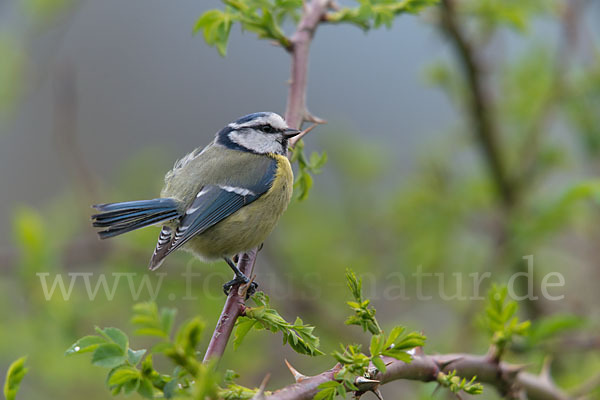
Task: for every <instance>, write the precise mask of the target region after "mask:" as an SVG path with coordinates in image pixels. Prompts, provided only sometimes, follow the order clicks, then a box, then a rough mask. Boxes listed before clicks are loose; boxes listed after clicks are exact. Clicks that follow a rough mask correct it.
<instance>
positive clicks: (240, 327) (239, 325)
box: [233, 317, 258, 350]
mask: <svg viewBox="0 0 600 400" xmlns="http://www.w3.org/2000/svg"><path fill="white" fill-rule="evenodd" d="M256 323H258V321H257V320H255V319H251V318H246V317H240V318H238V320H237V322H236V324H235V333H234V338H233V348H234V350H235V349H237V348H238V347H239V346H240V344H242V341H243V340H244V338H245V337H246V335H247V334H248V332H250V330H251V329H252V327H253V326H254V325H255V324H256Z"/></svg>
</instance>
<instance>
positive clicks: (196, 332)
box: [175, 317, 204, 355]
mask: <svg viewBox="0 0 600 400" xmlns="http://www.w3.org/2000/svg"><path fill="white" fill-rule="evenodd" d="M203 330H204V322H202V320H201V319H200V318H198V317H196V318H193V319H191V320H189V321H188V322H186V323H184V324H183V325H182V326H181V327H180V328H179V330H178V332H177V335H176V338H175V345H176V346H177V347H181V348H182V349H183V351H184V352H185V353H186V354H188V355H195V353H196V347H197V346H198V344H199V343H200V339H201V338H202V331H203Z"/></svg>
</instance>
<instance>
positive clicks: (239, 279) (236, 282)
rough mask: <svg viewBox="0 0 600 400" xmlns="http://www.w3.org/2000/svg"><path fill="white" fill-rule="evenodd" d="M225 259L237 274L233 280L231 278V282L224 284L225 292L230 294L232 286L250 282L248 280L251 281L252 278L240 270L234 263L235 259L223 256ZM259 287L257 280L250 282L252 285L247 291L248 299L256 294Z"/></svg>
mask: <svg viewBox="0 0 600 400" xmlns="http://www.w3.org/2000/svg"><path fill="white" fill-rule="evenodd" d="M223 259H224V260H225V262H226V263H227V265H229V268H231V269H232V270H233V273H234V274H235V277H234V278H233V279H232V280H230V281H229V282H227V283H225V284H224V285H223V292H225V295H227V296H229V292H230V291H231V288H232V287H234V286H235V285H240V284H243V283H248V282H250V279H248V277H247V276H246V275H244V274H243V273H242V271H240V270H239V268H238V267H237V266H236V265H235V264H234V262H233V261H231V259H230V258H229V257H223ZM257 287H258V284H257V283H256V282H252V283H250V287H249V288H248V291H247V292H246V299H248V298H249V297H251V296H252V295H253V294H254V292H255V291H256V288H257Z"/></svg>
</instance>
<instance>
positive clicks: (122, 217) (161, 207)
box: [92, 199, 179, 239]
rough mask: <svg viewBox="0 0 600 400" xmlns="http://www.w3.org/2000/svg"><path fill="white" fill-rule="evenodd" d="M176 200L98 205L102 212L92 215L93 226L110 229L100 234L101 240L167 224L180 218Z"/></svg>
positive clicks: (97, 207)
mask: <svg viewBox="0 0 600 400" xmlns="http://www.w3.org/2000/svg"><path fill="white" fill-rule="evenodd" d="M177 206H178V202H177V200H175V199H153V200H139V201H127V202H123V203H109V204H98V205H95V206H93V207H94V208H95V209H97V210H98V211H100V213H99V214H95V215H92V220H93V223H92V225H93V226H95V227H100V228H108V229H105V230H103V231H100V232H98V235H99V236H100V238H101V239H106V238H110V237H113V236H117V235H121V234H123V233H126V232H130V231H133V230H135V229H139V228H143V227H145V226H149V225H154V224H157V223H160V222H166V221H169V220H172V219H175V218H177V217H178V216H179V211H178V207H177Z"/></svg>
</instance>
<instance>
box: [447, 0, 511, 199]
mask: <svg viewBox="0 0 600 400" xmlns="http://www.w3.org/2000/svg"><path fill="white" fill-rule="evenodd" d="M441 4H442V15H441V18H442V27H443V28H444V29H445V31H446V33H447V34H448V36H449V37H450V40H451V41H452V43H453V45H454V47H455V49H456V52H457V55H458V58H459V61H460V63H461V64H462V67H463V70H464V71H465V78H466V79H467V83H468V85H469V89H470V90H469V92H470V93H471V96H470V97H471V98H470V102H469V107H470V114H471V116H472V119H473V125H474V129H475V134H476V138H477V140H478V142H479V144H480V146H481V150H482V152H483V154H484V156H485V160H486V162H487V163H488V167H489V170H490V173H491V175H492V177H493V180H494V182H495V184H496V187H497V190H498V193H499V195H500V198H501V199H502V203H503V205H504V206H506V207H507V208H510V207H512V205H513V204H514V202H515V200H516V187H515V185H514V184H513V182H512V181H511V179H510V178H509V174H508V171H507V168H506V165H505V163H504V159H503V157H502V154H501V151H500V146H499V144H498V134H499V132H498V125H497V123H496V121H495V120H494V115H493V112H492V110H493V104H492V101H491V98H490V94H489V92H488V91H487V90H486V86H485V82H484V79H483V76H484V72H485V69H484V67H483V65H482V61H481V56H480V54H479V53H478V52H477V51H476V48H475V47H474V46H473V45H472V43H471V42H469V40H468V39H467V38H466V36H465V34H464V33H463V32H462V31H461V28H460V26H459V24H458V21H457V19H456V10H455V7H454V0H442V3H441Z"/></svg>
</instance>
